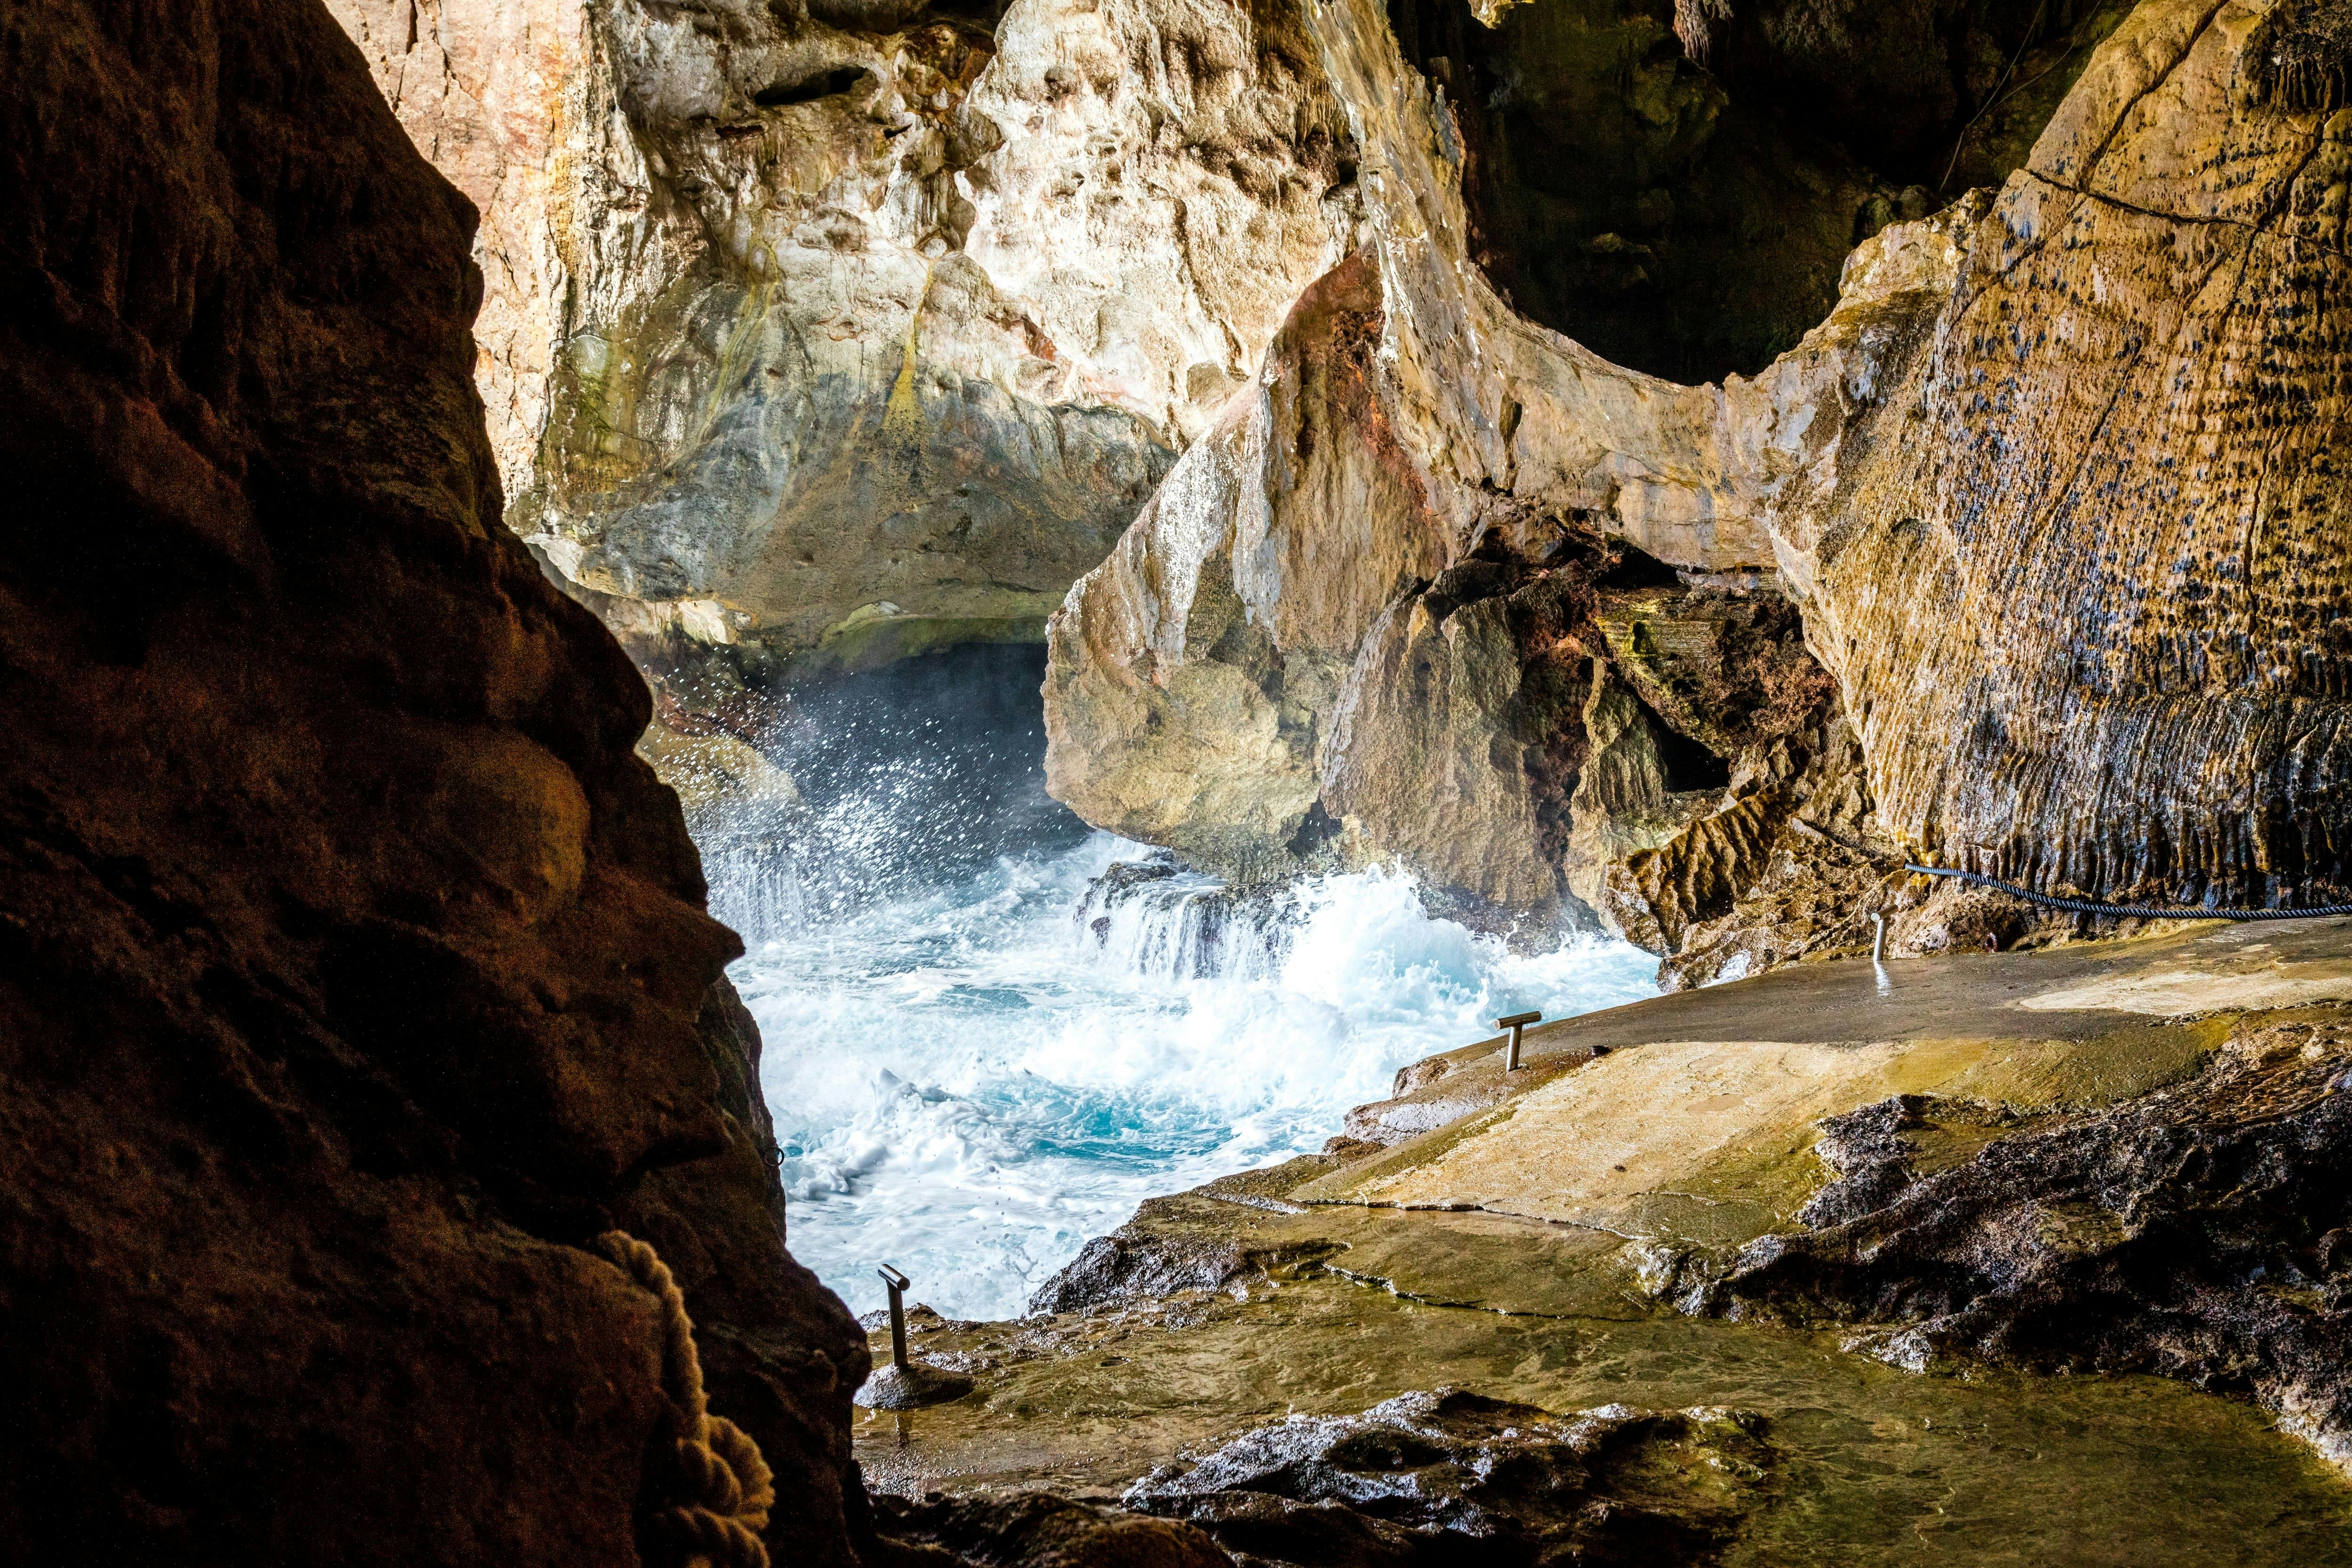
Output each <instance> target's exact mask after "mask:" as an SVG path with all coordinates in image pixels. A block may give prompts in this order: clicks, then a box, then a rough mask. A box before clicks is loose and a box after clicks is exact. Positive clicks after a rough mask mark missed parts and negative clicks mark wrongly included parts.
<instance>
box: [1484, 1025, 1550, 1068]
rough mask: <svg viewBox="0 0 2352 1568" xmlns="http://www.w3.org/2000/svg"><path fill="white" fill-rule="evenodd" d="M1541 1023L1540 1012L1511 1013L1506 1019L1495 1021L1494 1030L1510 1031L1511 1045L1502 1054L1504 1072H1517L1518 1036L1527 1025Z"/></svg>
mask: <svg viewBox="0 0 2352 1568" xmlns="http://www.w3.org/2000/svg"><path fill="white" fill-rule="evenodd" d="M1541 1022H1543V1014H1542V1013H1540V1012H1532V1013H1513V1014H1512V1015H1511V1016H1510V1017H1508V1018H1507V1019H1496V1020H1495V1027H1496V1029H1507V1030H1510V1031H1511V1043H1510V1044H1509V1045H1508V1046H1507V1047H1506V1048H1505V1050H1504V1052H1503V1071H1506V1072H1517V1071H1518V1070H1519V1036H1520V1035H1521V1034H1522V1033H1524V1032H1525V1031H1526V1030H1527V1027H1528V1025H1529V1024H1531V1023H1541Z"/></svg>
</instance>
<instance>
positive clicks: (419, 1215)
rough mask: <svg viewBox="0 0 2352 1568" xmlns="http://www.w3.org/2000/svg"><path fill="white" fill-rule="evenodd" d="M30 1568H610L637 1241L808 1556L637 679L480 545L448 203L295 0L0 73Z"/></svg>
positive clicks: (8, 1077) (806, 1394)
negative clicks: (664, 1272)
mask: <svg viewBox="0 0 2352 1568" xmlns="http://www.w3.org/2000/svg"><path fill="white" fill-rule="evenodd" d="M0 127H5V149H0V298H5V299H6V301H7V304H6V307H5V309H0V399H5V404H6V407H7V409H8V411H9V415H8V418H7V419H6V420H5V422H0V455H5V460H6V462H7V465H8V469H9V472H10V475H11V476H12V482H13V485H14V491H15V493H14V497H13V501H12V506H11V509H10V512H9V516H10V517H13V518H14V519H15V522H14V523H13V524H12V525H11V528H10V530H9V533H10V546H11V548H10V549H8V550H6V551H5V553H0V605H5V613H0V694H5V696H0V700H4V701H5V706H6V709H7V712H8V714H9V716H10V726H9V741H10V743H9V746H8V747H6V748H5V752H0V911H5V914H0V949H5V961H0V1122H5V1126H6V1129H7V1133H6V1136H5V1138H0V1190H5V1194H6V1196H5V1199H0V1301H5V1313H0V1317H5V1325H6V1326H5V1329H0V1360H4V1361H5V1370H0V1388H5V1394H4V1395H0V1404H5V1408H6V1412H7V1415H8V1417H9V1419H8V1420H7V1422H6V1435H5V1437H0V1555H5V1556H6V1557H7V1558H8V1559H9V1560H11V1561H21V1562H27V1563H33V1562H67V1561H74V1560H78V1559H82V1558H86V1557H88V1556H89V1555H90V1554H91V1553H92V1552H108V1553H112V1554H116V1555H125V1554H127V1555H132V1556H137V1557H140V1558H142V1559H146V1560H151V1561H169V1562H174V1563H251V1562H253V1561H256V1560H257V1559H272V1560H278V1561H287V1562H303V1563H386V1564H391V1563H400V1564H420V1563H452V1564H455V1563H480V1562H483V1561H486V1560H496V1561H500V1562H509V1563H550V1564H553V1563H565V1564H583V1563H612V1564H614V1565H616V1568H620V1565H633V1564H636V1563H640V1562H641V1561H649V1560H652V1559H641V1556H640V1552H639V1542H638V1540H637V1538H636V1535H635V1530H634V1528H633V1516H634V1514H635V1511H636V1510H637V1507H638V1503H639V1499H640V1492H641V1488H645V1487H646V1481H647V1463H648V1459H647V1456H648V1453H649V1452H650V1451H651V1450H650V1448H649V1445H651V1444H654V1443H655V1442H656V1439H657V1438H659V1437H662V1436H663V1435H664V1434H665V1433H666V1432H667V1423H668V1422H669V1420H670V1414H669V1408H668V1405H667V1400H666V1397H665V1393H664V1382H663V1359H664V1358H663V1352H662V1345H661V1339H660V1333H659V1317H658V1313H657V1312H656V1305H655V1301H654V1298H653V1297H651V1296H650V1295H648V1294H647V1293H646V1291H644V1290H642V1289H640V1288H639V1287H638V1286H637V1285H636V1284H635V1283H634V1282H633V1281H631V1280H630V1279H629V1278H628V1277H627V1276H625V1275H624V1274H623V1273H622V1272H620V1271H619V1270H617V1269H615V1268H614V1266H613V1265H611V1264H610V1263H608V1262H606V1261H604V1260H603V1259H602V1258H601V1257H599V1256H598V1255H596V1254H595V1253H593V1252H592V1251H591V1250H589V1249H587V1247H586V1246H585V1245H584V1244H585V1243H587V1242H589V1241H590V1240H591V1239H593V1237H594V1236H595V1235H596V1234H597V1233H598V1232H600V1231H602V1230H604V1229H605V1228H608V1227H612V1226H614V1225H620V1226H623V1227H625V1228H628V1229H630V1230H632V1231H634V1232H636V1233H638V1234H640V1235H642V1236H643V1237H645V1238H646V1239H650V1240H652V1241H653V1242H654V1243H655V1244H656V1247H657V1248H658V1249H660V1250H661V1252H662V1253H663V1255H664V1256H665V1258H666V1259H667V1261H668V1262H669V1264H670V1266H671V1267H672V1269H673V1270H674V1271H675V1274H676V1276H677V1279H678V1281H680V1282H681V1284H682V1285H683V1287H684V1289H685V1291H686V1294H687V1300H688V1310H689V1312H691V1314H692V1315H693V1316H694V1317H695V1319H696V1320H697V1327H698V1334H699V1341H700V1345H701V1354H702V1360H703V1366H704V1372H705V1375H706V1377H707V1379H708V1383H709V1391H710V1396H711V1400H712V1404H713V1406H714V1407H715V1408H716V1409H717V1410H718V1411H719V1412H720V1413H721V1414H724V1415H726V1416H730V1417H732V1418H734V1419H735V1420H737V1421H739V1422H740V1424H741V1425H742V1426H743V1427H745V1428H747V1429H748V1430H750V1431H751V1433H752V1434H753V1435H754V1436H755V1437H756V1438H757V1439H758V1441H759V1442H760V1443H761V1446H762V1447H763V1448H764V1449H765V1450H766V1453H767V1456H768V1458H769V1460H770V1462H771V1463H772V1465H773V1466H774V1468H775V1469H776V1471H777V1473H778V1485H779V1487H780V1488H781V1489H782V1493H783V1495H784V1497H785V1498H786V1499H788V1500H789V1501H788V1502H787V1503H786V1504H785V1505H784V1507H783V1508H782V1512H781V1514H780V1518H781V1519H782V1520H783V1521H785V1522H786V1525H787V1528H788V1529H789V1531H790V1532H791V1534H792V1537H793V1545H794V1549H795V1551H796V1552H797V1553H798V1559H799V1560H801V1561H805V1562H809V1563H831V1564H845V1563H848V1562H849V1561H850V1552H851V1535H852V1531H853V1530H854V1529H855V1528H856V1526H857V1524H858V1522H859V1521H860V1520H861V1519H862V1500H861V1498H860V1494H859V1493H858V1491H857V1490H856V1481H855V1473H856V1472H855V1470H854V1468H853V1467H852V1466H851V1464H850V1462H849V1447H848V1437H847V1431H846V1414H847V1399H848V1395H849V1390H850V1387H851V1385H853V1384H854V1383H855V1382H856V1378H857V1376H858V1375H862V1373H863V1371H864V1361H865V1357H866V1349H865V1346H864V1344H863V1343H862V1340H861V1336H860V1335H859V1334H858V1333H857V1332H856V1326H855V1324H854V1323H852V1322H850V1321H849V1319H848V1316H847V1314H846V1313H845V1312H844V1311H843V1310H842V1308H841V1306H840V1303H839V1302H838V1301H835V1300H834V1299H833V1297H832V1296H831V1295H830V1294H829V1293H828V1292H826V1291H824V1290H823V1289H822V1288H821V1287H820V1286H819V1285H818V1284H817V1283H816V1281H814V1278H813V1277H812V1276H810V1275H809V1274H808V1273H807V1272H806V1271H805V1270H802V1269H801V1268H800V1267H799V1266H798V1265H797V1264H795V1263H794V1262H793V1260H791V1258H790V1257H789V1255H788V1254H787V1253H786V1251H785V1249H784V1246H783V1234H782V1197H781V1193H780V1192H779V1190H778V1187H777V1184H776V1179H775V1176H774V1175H773V1170H772V1136H771V1135H770V1134H769V1131H768V1123H767V1117H766V1113H765V1110H764V1106H763V1104H762V1103H761V1099H760V1097H759V1095H758V1092H757V1090H756V1074H757V1055H758V1037H757V1033H756V1031H755V1030H752V1028H751V1022H750V1019H749V1018H748V1016H747V1015H746V1014H744V1013H743V1011H742V1009H741V1008H740V1004H738V1003H737V1002H736V1001H735V1000H734V998H732V995H731V993H730V992H729V990H728V989H727V988H726V985H725V982H724V980H723V979H722V978H721V973H722V966H723V965H724V964H725V962H726V961H727V960H728V959H729V958H730V956H732V955H733V954H735V953H736V952H738V951H740V948H739V946H738V945H737V944H736V942H735V941H734V939H733V938H732V936H730V934H729V933H728V932H726V931H725V930H724V929H723V928H721V927H720V926H719V925H717V924H716V923H714V922H713V921H711V920H710V919H709V917H708V916H707V915H705V914H704V912H703V896H704V889H703V884H702V881H701V877H700V875H699V873H698V869H697V866H696V862H695V856H694V849H693V846H692V844H691V842H690V841H688V838H687V836H686V832H685V830H684V827H683V825H682V823H681V822H680V821H679V817H678V810H677V804H676V802H675V801H674V800H672V799H671V798H670V797H669V795H668V794H667V791H666V790H664V789H662V788H661V787H660V785H659V784H658V783H657V782H656V780H655V779H654V778H653V776H652V774H651V773H650V771H649V770H648V769H647V768H646V767H645V765H644V764H643V763H641V762H639V761H638V760H637V759H636V758H635V757H633V756H632V755H631V750H630V748H631V746H632V744H633V743H634V741H635V738H636V736H637V734H638V732H639V731H640V730H642V729H643V728H644V727H645V722H646V712H647V706H648V705H647V701H646V693H645V688H644V685H643V684H642V683H641V682H640V681H639V679H638V678H637V676H636V674H635V673H634V672H633V671H632V670H631V668H630V667H629V665H628V663H627V661H626V660H625V658H624V657H623V656H622V654H621V653H620V651H619V650H618V649H617V648H616V647H614V644H613V643H612V640H611V639H610V638H609V637H608V636H607V635H606V634H605V633H604V632H603V631H602V630H601V629H599V628H598V627H597V625H596V624H595V622H594V621H593V618H591V617H590V616H589V614H588V613H587V612H585V611H583V610H582V609H581V608H580V607H578V606H577V605H575V604H573V603H571V602H570V601H567V600H565V599H564V598H562V596H561V595H560V594H558V593H557V592H556V591H555V590H554V589H553V588H551V586H550V585H549V584H548V583H547V581H546V580H544V578H543V577H542V576H541V573H540V570H539V569H538V567H537V566H536V565H534V564H533V562H532V561H531V559H530V557H529V555H528V554H527V553H526V552H525V551H524V550H523V549H522V547H521V546H520V543H519V542H518V541H517V540H516V539H515V538H514V537H513V536H512V535H511V534H510V533H509V532H508V531H507V530H506V529H505V528H502V527H501V526H500V523H499V497H498V477H497V470H496V467H495V465H494V461H493V457H492V453H491V449H490V446H489V444H488V441H487V439H486V437H485V433H484V425H483V418H482V412H481V405H480V402H478V398H477V396H476V393H475V391H474V385H473V379H472V378H473V375H474V372H475V371H476V368H477V365H476V359H475V346H474V344H473V343H472V342H471V341H470V340H469V339H468V336H467V323H468V321H469V319H471V317H472V314H473V308H474V305H475V302H476V301H477V300H478V298H480V292H481V281H480V278H479V277H478V274H477V273H476V272H475V271H474V269H473V267H471V266H470V265H469V264H468V262H467V243H468V239H469V230H470V226H471V214H469V212H468V211H467V205H466V203H465V201H464V200H463V198H461V197H460V196H459V195H457V193H455V192H453V191H452V190H451V189H450V188H449V186H448V185H447V184H446V183H445V182H444V181H442V180H441V179H440V178H439V177H438V176H436V174H435V173H434V172H432V170H431V169H430V168H429V167H427V166H426V165H425V163H424V162H422V161H421V160H420V159H419V158H418V157H417V156H416V154H415V152H414V151H413V150H412V148H411V147H410V145H409V143H408V141H407V139H406V138H405V137H404V135H403V134H402V131H401V128H400V127H399V126H398V125H397V124H396V123H395V122H394V119H393V117H392V115H391V114H390V113H389V112H388V111H387V110H386V109H385V108H384V106H383V102H382V100H381V99H380V98H379V96H378V94H377V93H376V91H375V89H374V88H373V86H372V85H371V83H370V80H369V78H368V75H367V73H366V71H365V69H364V68H363V67H362V63H361V61H360V59H359V57H358V56H357V54H356V52H355V51H354V50H353V49H352V47H351V45H350V44H349V42H348V41H347V40H346V39H345V38H344V37H342V36H341V34H340V33H339V32H338V31H337V30H336V28H335V26H334V25H333V23H332V21H331V19H330V18H329V17H328V16H327V15H326V13H325V12H324V11H323V10H322V9H321V8H320V7H319V6H317V5H311V4H309V3H307V0H260V3H257V4H254V5H245V6H239V7H230V8H213V9H208V8H205V7H197V6H177V7H164V8H162V9H157V8H155V7H151V6H141V5H121V4H116V3H113V0H37V3H36V4H33V5H23V6H17V7H16V8H14V9H13V10H12V11H11V13H10V16H9V20H8V25H7V26H6V27H5V29H0Z"/></svg>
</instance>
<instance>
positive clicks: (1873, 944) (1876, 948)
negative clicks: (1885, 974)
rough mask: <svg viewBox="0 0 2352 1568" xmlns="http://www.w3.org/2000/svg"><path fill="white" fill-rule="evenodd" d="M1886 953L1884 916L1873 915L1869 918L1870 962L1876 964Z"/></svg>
mask: <svg viewBox="0 0 2352 1568" xmlns="http://www.w3.org/2000/svg"><path fill="white" fill-rule="evenodd" d="M1885 951H1886V916H1885V915H1879V914H1876V913H1873V914H1872V915H1871V917H1870V961H1871V962H1872V963H1874V964H1875V963H1877V962H1878V960H1879V957H1880V956H1881V955H1882V954H1884V953H1885Z"/></svg>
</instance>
